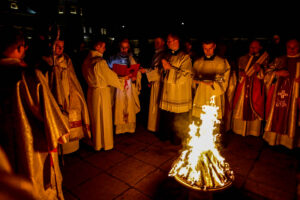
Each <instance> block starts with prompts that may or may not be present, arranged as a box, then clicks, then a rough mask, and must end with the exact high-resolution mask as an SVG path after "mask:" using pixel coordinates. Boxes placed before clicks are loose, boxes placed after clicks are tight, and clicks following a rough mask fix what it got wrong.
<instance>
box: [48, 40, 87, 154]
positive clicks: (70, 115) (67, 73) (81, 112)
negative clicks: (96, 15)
mask: <svg viewBox="0 0 300 200" xmlns="http://www.w3.org/2000/svg"><path fill="white" fill-rule="evenodd" d="M53 46H54V50H53V51H54V52H53V55H50V56H48V57H43V59H44V60H45V61H46V62H47V63H48V65H49V66H52V67H51V71H50V73H49V74H48V75H49V85H50V89H51V91H52V93H53V95H54V97H55V99H56V101H57V103H58V105H59V107H60V109H61V111H62V112H63V113H64V115H65V116H66V118H67V119H68V121H69V126H70V129H71V132H70V138H69V142H68V143H67V144H64V145H63V153H64V154H68V153H72V152H74V151H77V150H78V149H79V140H80V139H82V138H83V137H85V138H87V139H90V138H91V133H90V118H89V113H88V108H87V105H86V101H85V96H84V93H83V91H82V88H81V85H80V83H79V81H78V79H77V77H76V74H75V71H74V67H73V64H72V61H71V59H70V57H69V56H68V55H67V54H65V53H64V39H62V38H58V39H57V40H56V41H55V42H54V44H53Z"/></svg>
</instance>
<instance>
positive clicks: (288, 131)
mask: <svg viewBox="0 0 300 200" xmlns="http://www.w3.org/2000/svg"><path fill="white" fill-rule="evenodd" d="M265 83H266V89H267V101H266V126H265V132H264V135H263V138H264V140H266V141H267V142H268V143H269V144H270V145H272V146H273V145H283V146H285V147H287V148H289V149H292V148H296V147H300V127H299V126H300V113H299V110H300V101H299V90H300V89H299V87H300V86H299V84H300V53H299V41H298V40H296V39H291V40H289V41H288V42H287V43H286V55H285V56H281V57H278V58H276V59H275V60H274V62H273V63H272V64H270V68H269V69H268V70H267V72H266V77H265Z"/></svg>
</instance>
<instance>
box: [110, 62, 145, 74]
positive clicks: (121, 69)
mask: <svg viewBox="0 0 300 200" xmlns="http://www.w3.org/2000/svg"><path fill="white" fill-rule="evenodd" d="M139 68H140V64H134V65H130V66H128V65H122V64H113V68H112V69H113V71H114V72H116V73H117V74H118V76H129V75H130V74H131V77H136V75H137V73H138V71H139Z"/></svg>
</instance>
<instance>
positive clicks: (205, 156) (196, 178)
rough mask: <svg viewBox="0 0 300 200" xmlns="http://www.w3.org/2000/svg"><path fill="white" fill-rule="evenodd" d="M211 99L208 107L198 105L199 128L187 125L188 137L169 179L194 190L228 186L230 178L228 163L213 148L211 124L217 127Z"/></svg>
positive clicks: (214, 109)
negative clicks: (171, 177) (200, 108)
mask: <svg viewBox="0 0 300 200" xmlns="http://www.w3.org/2000/svg"><path fill="white" fill-rule="evenodd" d="M218 109H219V107H216V105H215V98H214V96H213V97H212V98H211V102H210V105H205V106H202V110H203V112H204V113H203V114H201V116H200V119H201V121H202V123H201V125H200V126H197V125H196V124H195V123H194V122H193V123H192V124H191V125H190V126H189V128H190V132H189V136H190V137H189V138H187V145H186V147H185V148H184V149H183V150H182V152H181V155H180V156H179V158H178V159H177V160H175V162H174V163H173V167H172V169H171V171H170V172H169V176H174V177H175V179H176V180H177V181H179V182H181V183H182V184H184V185H186V186H188V187H191V188H193V189H197V190H217V189H219V188H220V189H221V188H224V187H227V186H229V185H231V183H232V181H233V179H234V176H233V172H232V170H230V168H229V164H228V163H226V162H225V159H224V158H223V157H222V156H221V155H220V153H219V151H218V150H217V148H216V145H215V144H216V143H215V142H216V136H217V135H216V134H214V130H215V129H216V127H215V124H219V123H220V121H219V120H218V119H217V117H218V112H217V111H218Z"/></svg>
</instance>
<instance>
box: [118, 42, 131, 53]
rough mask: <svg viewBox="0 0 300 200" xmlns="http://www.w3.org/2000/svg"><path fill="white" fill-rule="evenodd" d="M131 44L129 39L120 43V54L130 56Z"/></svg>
mask: <svg viewBox="0 0 300 200" xmlns="http://www.w3.org/2000/svg"><path fill="white" fill-rule="evenodd" d="M129 49H130V44H129V40H128V39H124V40H122V41H121V42H120V53H121V54H122V55H124V56H125V55H128V52H129Z"/></svg>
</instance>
